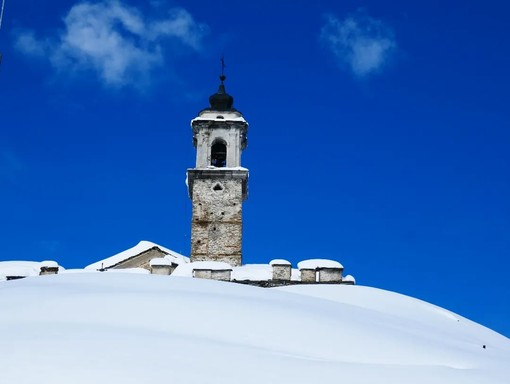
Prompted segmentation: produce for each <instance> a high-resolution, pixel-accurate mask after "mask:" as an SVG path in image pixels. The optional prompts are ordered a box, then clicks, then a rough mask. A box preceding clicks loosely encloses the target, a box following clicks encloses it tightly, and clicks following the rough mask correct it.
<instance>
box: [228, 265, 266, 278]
mask: <svg viewBox="0 0 510 384" xmlns="http://www.w3.org/2000/svg"><path fill="white" fill-rule="evenodd" d="M272 278H273V267H271V266H270V265H269V264H246V265H243V266H241V267H234V269H233V271H232V280H238V281H245V280H249V281H268V280H271V279H272Z"/></svg>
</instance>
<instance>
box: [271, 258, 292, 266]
mask: <svg viewBox="0 0 510 384" xmlns="http://www.w3.org/2000/svg"><path fill="white" fill-rule="evenodd" d="M269 265H291V263H290V261H287V260H284V259H274V260H271V261H270V262H269Z"/></svg>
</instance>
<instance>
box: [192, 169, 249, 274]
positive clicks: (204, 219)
mask: <svg viewBox="0 0 510 384" xmlns="http://www.w3.org/2000/svg"><path fill="white" fill-rule="evenodd" d="M242 183H243V181H242V180H241V179H214V178H208V179H196V180H195V181H194V184H193V213H192V224H191V261H192V262H194V261H206V260H209V261H223V262H226V263H229V264H230V265H232V266H239V265H241V262H242V230H243V222H242V197H243V195H242Z"/></svg>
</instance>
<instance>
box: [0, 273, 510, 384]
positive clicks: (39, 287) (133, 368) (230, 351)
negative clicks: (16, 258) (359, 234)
mask: <svg viewBox="0 0 510 384" xmlns="http://www.w3.org/2000/svg"><path fill="white" fill-rule="evenodd" d="M483 345H485V346H486V348H483ZM509 362H510V339H507V338H505V337H504V336H502V335H500V334H498V333H496V332H493V331H491V330H489V329H487V328H485V327H483V326H481V325H478V324H476V323H473V322H471V321H470V320H467V319H465V318H463V317H461V316H458V315H456V314H454V313H452V312H449V311H446V310H444V309H441V308H439V307H436V306H433V305H431V304H428V303H425V302H423V301H419V300H416V299H412V298H410V297H407V296H403V295H399V294H396V293H392V292H388V291H383V290H380V289H374V288H368V287H363V286H345V285H310V286H292V287H284V288H277V289H264V288H257V287H250V286H244V285H237V284H233V283H223V282H216V281H209V280H201V279H192V278H183V277H172V276H156V275H138V274H122V273H116V274H106V273H90V274H63V275H51V276H36V277H29V278H26V279H22V280H15V281H3V282H0V383H17V384H19V383H34V384H35V383H37V384H40V383H51V384H60V383H62V384H64V383H65V384H69V383H73V384H76V383H78V384H81V383H87V384H88V383H95V384H97V383H108V384H112V383H123V384H124V383H151V384H152V383H165V384H168V383H179V384H187V383H193V384H203V383H208V384H211V383H212V384H214V383H221V384H229V383H232V384H233V383H235V384H239V383H243V384H261V383H293V384H294V383H307V384H309V383H322V382H328V383H329V382H335V383H350V384H372V383H383V384H384V383H391V384H409V383H413V384H430V383H434V384H443V383H444V384H471V383H473V384H474V383H477V384H480V383H483V384H508V383H509V382H510V364H509Z"/></svg>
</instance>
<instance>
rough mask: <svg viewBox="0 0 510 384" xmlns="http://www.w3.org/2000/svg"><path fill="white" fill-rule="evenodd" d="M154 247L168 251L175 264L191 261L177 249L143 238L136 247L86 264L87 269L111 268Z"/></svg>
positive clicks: (168, 256)
mask: <svg viewBox="0 0 510 384" xmlns="http://www.w3.org/2000/svg"><path fill="white" fill-rule="evenodd" d="M154 247H158V248H159V249H160V250H162V251H163V252H165V253H167V255H166V256H165V257H166V258H168V259H170V260H171V261H172V262H174V263H175V264H181V263H188V262H189V258H188V257H186V256H183V255H181V254H179V253H177V252H175V251H172V250H171V249H168V248H165V247H162V246H161V245H158V244H156V243H153V242H150V241H145V240H142V241H140V242H139V243H138V244H137V245H135V246H134V247H132V248H129V249H126V250H125V251H122V252H120V253H117V254H116V255H113V256H111V257H108V258H106V259H104V260H99V261H97V262H95V263H93V264H90V265H88V266H86V267H85V269H95V270H97V269H101V268H110V267H112V266H114V265H116V264H118V263H121V262H123V261H125V260H128V259H130V258H132V257H134V256H136V255H139V254H140V253H142V252H145V251H147V250H149V249H151V248H154Z"/></svg>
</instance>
